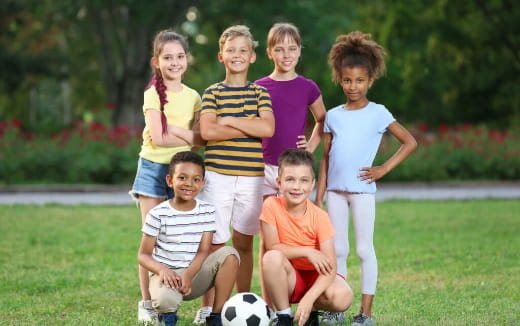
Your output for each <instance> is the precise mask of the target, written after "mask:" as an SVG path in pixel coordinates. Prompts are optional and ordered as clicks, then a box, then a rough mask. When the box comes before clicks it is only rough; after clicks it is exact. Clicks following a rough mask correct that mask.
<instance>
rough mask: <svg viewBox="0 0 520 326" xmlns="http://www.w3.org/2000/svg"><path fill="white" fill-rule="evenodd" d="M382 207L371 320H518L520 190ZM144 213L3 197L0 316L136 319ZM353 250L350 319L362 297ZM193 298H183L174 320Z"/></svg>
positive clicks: (188, 311)
mask: <svg viewBox="0 0 520 326" xmlns="http://www.w3.org/2000/svg"><path fill="white" fill-rule="evenodd" d="M377 209H378V212H377V219H376V232H375V235H376V239H375V241H376V251H377V254H378V262H379V284H378V292H377V296H376V299H375V302H374V317H375V319H376V321H377V324H378V325H518V324H520V317H519V316H520V306H519V302H520V276H519V275H520V264H519V251H520V235H519V231H520V213H519V212H520V202H519V201H513V200H511V201H501V200H493V201H491V200H482V201H440V202H437V201H422V202H412V201H390V202H384V203H379V204H378V206H377ZM139 224H140V217H139V212H138V209H137V208H136V207H132V206H124V207H109V206H72V207H68V206H58V205H49V206H0V226H1V229H2V236H1V237H0V267H1V269H0V325H58V324H59V325H137V323H136V322H135V320H136V304H137V301H138V300H139V289H138V283H137V263H136V252H137V247H138V242H139V239H140V232H139V228H140V225H139ZM351 229H352V228H351ZM352 247H354V246H353V243H352ZM354 250H355V249H354V248H353V249H352V250H351V255H350V257H349V274H350V275H349V283H350V284H351V286H352V288H353V289H354V291H355V302H354V304H353V306H352V307H351V309H349V310H348V311H347V315H348V316H349V318H351V317H352V316H353V315H354V314H355V313H356V312H357V311H358V309H359V297H360V293H359V288H360V285H359V261H358V259H357V258H356V257H355V255H354ZM255 273H256V274H255V278H254V284H253V291H254V292H257V293H259V286H258V274H257V271H256V270H255ZM198 304H199V302H198V300H195V301H192V302H187V303H185V304H184V305H183V307H182V308H181V311H180V313H179V314H180V315H181V316H182V319H181V321H180V322H179V324H178V325H180V326H181V325H190V322H191V320H192V318H193V315H194V313H195V311H196V309H197V307H198Z"/></svg>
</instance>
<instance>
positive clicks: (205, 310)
mask: <svg viewBox="0 0 520 326" xmlns="http://www.w3.org/2000/svg"><path fill="white" fill-rule="evenodd" d="M211 310H213V308H212V307H202V308H200V309H199V310H197V314H196V315H195V319H193V323H194V324H197V325H202V324H205V323H206V318H208V317H209V314H211Z"/></svg>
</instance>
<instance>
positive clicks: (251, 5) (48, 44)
mask: <svg viewBox="0 0 520 326" xmlns="http://www.w3.org/2000/svg"><path fill="white" fill-rule="evenodd" d="M518 17H520V5H519V4H518V2H515V1H512V0H489V1H485V0H475V1H458V2H453V1H448V0H436V1H428V2H426V1H412V0H402V1H398V2H395V1H388V0H373V1H369V2H368V1H367V2H347V1H332V2H329V1H313V0H298V1H274V0H271V1H255V2H252V1H246V2H239V1H232V0H213V1H209V0H198V1H180V0H163V1H156V0H150V1H139V0H112V1H103V0H90V1H88V0H74V1H73V0H40V1H37V0H3V1H1V2H0V29H1V32H0V33H1V34H0V69H1V71H2V77H1V79H0V121H5V120H9V119H18V120H20V121H22V124H23V126H24V128H26V129H29V130H35V131H53V130H57V129H59V128H62V127H64V126H67V125H70V124H71V123H72V121H74V120H87V121H90V120H95V121H99V122H102V123H105V124H111V125H114V126H117V125H142V123H143V117H142V110H141V106H142V91H143V88H144V87H145V85H146V84H147V82H148V79H149V77H150V67H149V60H150V55H151V42H152V39H153V36H154V35H155V33H156V32H157V31H159V30H161V29H165V28H168V27H172V28H174V29H176V30H177V31H179V32H181V33H183V34H185V35H187V36H188V38H189V40H190V44H191V53H192V55H193V62H192V64H191V67H190V69H189V71H188V72H187V75H186V80H185V82H186V84H188V85H190V86H191V87H193V88H195V89H197V90H198V91H199V92H203V90H204V89H205V88H206V87H207V86H208V85H210V84H211V83H213V82H216V81H219V80H221V79H222V78H223V75H224V70H223V67H222V65H221V64H220V63H218V62H217V60H216V54H217V51H218V44H217V40H218V36H219V35H220V33H221V32H222V30H224V29H225V28H226V27H227V26H229V25H232V24H246V25H248V26H249V27H250V28H251V30H252V32H253V34H254V35H255V37H256V38H257V39H258V40H259V41H260V46H259V48H258V49H257V54H258V61H257V63H255V64H254V65H253V66H252V67H251V71H250V79H251V80H254V79H256V78H259V77H261V76H264V75H267V74H269V73H270V72H271V70H272V64H271V63H270V62H269V60H268V59H267V57H266V55H265V38H266V34H267V31H268V29H269V27H270V26H271V25H272V24H273V23H275V22H279V21H290V22H293V23H294V24H296V25H297V26H298V27H299V28H300V31H301V34H302V37H303V46H304V48H303V52H302V58H301V62H300V64H299V67H298V68H297V70H298V72H299V73H301V74H303V75H305V76H307V77H308V78H311V79H313V80H315V81H316V82H317V83H318V84H319V85H320V87H321V89H322V92H323V96H324V99H325V103H326V106H327V107H332V106H335V105H337V104H339V103H342V102H344V101H345V97H344V95H343V94H342V93H341V91H340V89H339V88H338V86H336V85H334V84H333V83H332V81H331V77H330V69H329V67H328V66H327V53H328V50H329V49H330V46H331V45H332V44H333V42H334V40H335V38H336V36H337V35H339V34H343V33H348V32H349V31H352V30H355V29H359V30H361V31H363V32H367V33H371V34H372V36H373V38H374V39H375V40H376V41H377V42H379V43H381V44H382V45H383V46H384V47H385V48H386V50H387V53H388V57H387V64H388V73H387V76H386V77H384V78H382V79H381V80H380V81H378V82H377V83H375V85H374V87H373V88H372V90H371V91H370V98H371V99H373V100H374V101H376V102H380V103H384V104H385V105H386V106H387V107H388V108H389V109H390V110H391V111H392V112H393V113H394V114H395V115H396V116H397V117H398V118H399V120H400V121H403V122H425V123H427V124H429V125H433V126H435V125H439V124H448V125H455V124H459V123H462V122H470V123H479V124H480V123H485V124H488V125H490V126H494V127H501V128H507V127H511V126H517V125H518V124H519V122H520V92H519V91H520V89H519V88H520V87H519V85H520V83H519V79H520V78H519V76H520V27H519V26H520V20H519V19H518Z"/></svg>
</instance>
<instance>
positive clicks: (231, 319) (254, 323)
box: [222, 292, 270, 326]
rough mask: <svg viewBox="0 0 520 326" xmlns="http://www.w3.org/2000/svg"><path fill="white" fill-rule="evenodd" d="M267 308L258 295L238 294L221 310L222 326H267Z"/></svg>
mask: <svg viewBox="0 0 520 326" xmlns="http://www.w3.org/2000/svg"><path fill="white" fill-rule="evenodd" d="M269 317H270V313H269V307H268V306H267V304H266V303H265V301H264V300H263V299H262V298H261V297H259V296H258V295H256V294H254V293H250V292H242V293H238V294H236V295H234V296H232V297H231V298H229V300H228V301H226V303H225V304H224V307H223V308H222V325H223V326H267V325H269V320H270V318H269Z"/></svg>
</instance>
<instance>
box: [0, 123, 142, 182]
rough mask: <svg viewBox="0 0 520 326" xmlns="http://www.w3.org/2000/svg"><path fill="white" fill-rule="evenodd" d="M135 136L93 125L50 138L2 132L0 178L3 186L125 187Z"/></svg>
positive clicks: (132, 162) (131, 132)
mask: <svg viewBox="0 0 520 326" xmlns="http://www.w3.org/2000/svg"><path fill="white" fill-rule="evenodd" d="M137 134H139V131H137V130H132V129H129V128H125V127H118V128H111V129H105V127H103V125H101V124H97V123H93V124H91V125H90V126H88V127H84V126H82V125H78V127H77V128H76V129H74V130H64V131H63V132H61V133H59V134H54V135H52V136H45V135H43V134H37V135H34V134H24V133H23V132H22V131H20V130H19V129H16V128H13V127H7V128H5V130H4V131H3V137H2V138H0V149H1V153H0V162H2V164H0V179H1V180H2V181H3V182H5V183H8V184H9V183H21V184H24V183H100V184H130V183H131V182H132V178H133V176H134V175H135V170H136V167H137V163H136V162H137V154H138V152H139V146H140V144H139V142H138V135H137Z"/></svg>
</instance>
